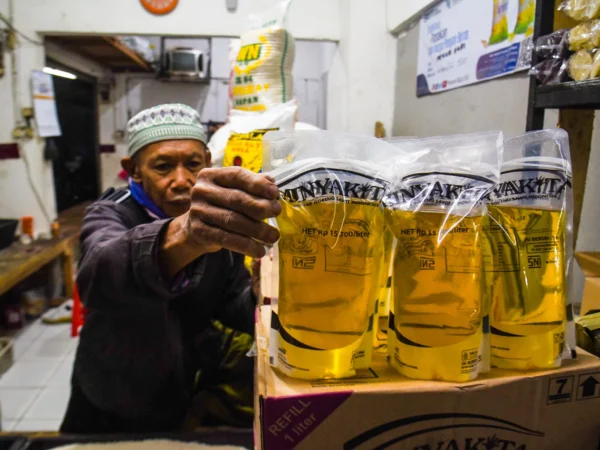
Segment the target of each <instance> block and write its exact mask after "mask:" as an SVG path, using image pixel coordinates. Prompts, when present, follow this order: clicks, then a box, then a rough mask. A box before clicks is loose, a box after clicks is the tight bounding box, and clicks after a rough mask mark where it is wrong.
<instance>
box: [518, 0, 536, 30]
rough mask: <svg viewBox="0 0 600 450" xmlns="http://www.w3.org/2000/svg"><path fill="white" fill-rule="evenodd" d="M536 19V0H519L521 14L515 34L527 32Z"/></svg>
mask: <svg viewBox="0 0 600 450" xmlns="http://www.w3.org/2000/svg"><path fill="white" fill-rule="evenodd" d="M534 19H535V0H519V14H518V16H517V24H516V25H515V34H526V33H527V30H528V29H529V26H530V25H531V24H533V20H534Z"/></svg>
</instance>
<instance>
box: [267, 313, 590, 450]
mask: <svg viewBox="0 0 600 450" xmlns="http://www.w3.org/2000/svg"><path fill="white" fill-rule="evenodd" d="M258 320H259V322H258V325H257V343H258V348H259V351H258V357H257V364H256V368H257V376H256V381H257V394H258V395H257V404H256V420H255V436H256V442H257V448H258V449H262V450H292V449H295V450H319V449H327V450H329V449H344V450H353V449H356V450H366V449H407V450H450V449H451V450H463V449H464V450H466V449H469V450H566V449H577V450H588V449H589V450H597V449H598V448H599V447H598V445H599V442H600V414H599V411H600V360H599V359H598V358H596V357H594V356H592V355H590V354H588V353H586V352H584V351H582V350H580V351H579V356H578V358H577V359H576V360H574V361H566V362H564V363H563V367H562V368H560V369H558V370H553V371H537V372H528V373H518V372H511V371H505V370H504V371H503V370H493V371H492V372H491V373H490V374H487V375H484V376H482V377H480V379H478V380H477V381H474V382H470V383H463V384H459V383H446V382H433V381H416V380H409V379H407V378H404V377H402V376H400V375H398V374H397V372H396V371H394V370H393V369H392V368H391V367H389V366H388V365H387V362H386V360H385V357H384V356H382V355H377V354H376V355H375V356H374V358H373V363H372V365H371V368H370V369H368V370H363V371H361V372H360V373H359V374H358V375H357V376H356V377H355V378H352V379H345V380H322V381H313V382H310V381H303V380H294V379H291V378H287V377H285V376H283V375H280V374H278V373H276V372H274V371H273V370H272V369H271V367H270V365H269V356H268V329H269V326H270V308H269V307H268V306H265V307H262V309H261V311H260V314H259V319H258Z"/></svg>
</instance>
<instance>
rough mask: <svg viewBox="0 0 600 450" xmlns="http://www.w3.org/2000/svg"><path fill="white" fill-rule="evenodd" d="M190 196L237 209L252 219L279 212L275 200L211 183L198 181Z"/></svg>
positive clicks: (274, 214)
mask: <svg viewBox="0 0 600 450" xmlns="http://www.w3.org/2000/svg"><path fill="white" fill-rule="evenodd" d="M192 198H193V199H194V201H195V202H198V203H210V204H211V205H214V206H218V207H221V208H224V209H228V210H232V211H237V212H239V213H241V214H244V215H246V216H248V217H250V218H251V219H254V220H265V219H268V218H271V217H275V216H277V215H279V213H280V212H281V204H280V203H279V201H277V200H267V199H265V198H260V197H255V196H253V195H250V194H248V193H246V192H242V191H239V190H237V189H225V188H222V187H219V186H215V185H214V184H211V183H198V184H197V185H196V186H195V187H194V190H193V193H192Z"/></svg>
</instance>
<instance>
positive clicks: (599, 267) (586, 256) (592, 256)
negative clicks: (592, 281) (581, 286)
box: [575, 252, 600, 278]
mask: <svg viewBox="0 0 600 450" xmlns="http://www.w3.org/2000/svg"><path fill="white" fill-rule="evenodd" d="M575 259H577V262H578V263H579V267H581V270H582V271H583V273H584V274H585V276H586V278H587V277H600V253H599V252H577V253H575Z"/></svg>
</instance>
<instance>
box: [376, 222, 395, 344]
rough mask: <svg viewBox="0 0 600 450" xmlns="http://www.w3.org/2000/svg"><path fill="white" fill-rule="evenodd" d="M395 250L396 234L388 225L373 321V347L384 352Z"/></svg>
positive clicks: (385, 233) (384, 238)
mask: <svg viewBox="0 0 600 450" xmlns="http://www.w3.org/2000/svg"><path fill="white" fill-rule="evenodd" d="M393 250H394V234H393V233H392V231H391V230H390V229H389V228H388V227H385V229H384V231H383V268H382V270H381V281H380V284H379V286H380V287H379V296H378V298H377V301H376V303H375V314H374V321H373V348H374V349H375V350H378V351H380V352H383V353H386V352H387V332H388V323H389V319H390V317H389V316H390V299H391V297H392V296H391V292H392V271H391V269H392V254H393Z"/></svg>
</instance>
